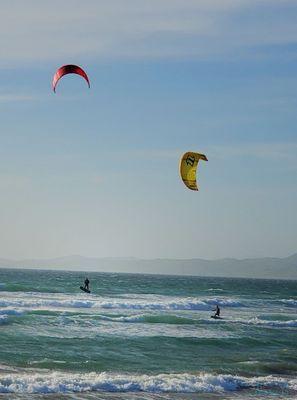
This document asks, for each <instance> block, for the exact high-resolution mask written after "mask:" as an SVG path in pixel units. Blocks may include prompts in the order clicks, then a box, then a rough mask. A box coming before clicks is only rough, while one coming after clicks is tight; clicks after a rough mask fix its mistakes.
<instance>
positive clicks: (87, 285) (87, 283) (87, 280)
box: [84, 278, 90, 290]
mask: <svg viewBox="0 0 297 400" xmlns="http://www.w3.org/2000/svg"><path fill="white" fill-rule="evenodd" d="M89 284H90V281H89V279H88V278H86V279H85V286H84V289H86V290H90V288H89Z"/></svg>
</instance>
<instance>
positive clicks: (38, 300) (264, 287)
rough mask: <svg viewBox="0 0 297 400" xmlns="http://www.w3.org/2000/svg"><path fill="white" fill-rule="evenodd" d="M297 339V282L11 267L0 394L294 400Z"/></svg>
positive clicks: (6, 280)
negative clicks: (87, 285) (87, 288)
mask: <svg viewBox="0 0 297 400" xmlns="http://www.w3.org/2000/svg"><path fill="white" fill-rule="evenodd" d="M86 275H88V277H89V279H90V282H91V290H92V293H91V294H90V295H88V294H85V293H83V292H81V291H80V290H79V286H80V285H81V283H82V281H83V280H84V278H85V276H86ZM216 305H219V306H220V307H221V313H222V320H214V319H211V318H210V316H211V315H212V314H213V311H212V310H213V309H214V308H215V306H216ZM296 333H297V292H296V282H294V281H273V280H251V279H244V280H243V279H230V278H229V279H226V278H199V277H176V276H153V275H140V274H139V275H135V274H134V275H131V274H114V273H113V274H108V273H104V274H103V273H94V272H93V273H88V274H86V273H84V272H66V271H59V272H57V271H31V270H8V269H2V270H0V399H1V397H3V396H5V397H4V398H11V399H25V398H32V399H34V398H36V399H37V398H38V399H39V398H42V399H43V398H53V399H62V398H65V399H68V398H69V399H70V398H71V399H73V398H75V399H80V398H81V399H87V398H110V399H112V398H119V397H114V396H119V394H121V396H124V397H123V398H133V399H136V398H141V399H143V398H145V399H162V398H164V399H168V398H176V399H192V398H193V399H194V398H197V397H194V396H195V395H197V394H199V398H206V399H209V398H214V399H217V398H242V399H244V398H251V397H253V398H255V397H256V398H262V397H263V398H275V397H277V398H296V396H297V378H296V371H297V362H296V360H297V351H296ZM99 395H100V396H107V397H96V396H99ZM129 395H130V397H125V396H129ZM7 396H9V397H7ZM28 396H29V397H28ZM30 396H31V397H30ZM32 396H33V397H32ZM48 396H50V397H48ZM61 396H63V397H61ZM143 396H145V397H143ZM168 396H169V397H168ZM170 396H173V397H170ZM201 396H202V397H201Z"/></svg>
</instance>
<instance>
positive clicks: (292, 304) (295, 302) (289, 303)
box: [280, 299, 297, 307]
mask: <svg viewBox="0 0 297 400" xmlns="http://www.w3.org/2000/svg"><path fill="white" fill-rule="evenodd" d="M280 301H281V303H283V304H285V305H287V306H290V307H297V300H295V299H282V300H280Z"/></svg>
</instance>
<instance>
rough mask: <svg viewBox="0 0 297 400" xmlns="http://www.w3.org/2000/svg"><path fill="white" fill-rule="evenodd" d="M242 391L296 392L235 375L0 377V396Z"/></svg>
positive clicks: (288, 384)
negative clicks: (20, 394) (97, 392)
mask: <svg viewBox="0 0 297 400" xmlns="http://www.w3.org/2000/svg"><path fill="white" fill-rule="evenodd" d="M242 389H258V390H261V389H263V390H264V389H265V390H269V389H274V390H281V391H282V392H283V391H285V390H288V391H290V392H294V393H295V392H297V379H287V378H280V377H274V376H263V377H252V378H246V377H243V376H236V375H211V374H200V375H191V374H187V373H184V374H159V375H125V374H112V373H106V372H102V373H99V374H98V373H94V372H91V373H86V374H78V373H71V374H70V373H65V372H64V373H63V372H49V371H47V372H36V371H34V370H32V371H30V373H22V372H18V373H16V372H13V373H1V374H0V393H71V392H89V391H105V392H150V393H223V392H230V391H231V392H234V391H238V390H242Z"/></svg>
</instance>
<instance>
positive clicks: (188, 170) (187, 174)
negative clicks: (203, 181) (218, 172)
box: [179, 151, 208, 190]
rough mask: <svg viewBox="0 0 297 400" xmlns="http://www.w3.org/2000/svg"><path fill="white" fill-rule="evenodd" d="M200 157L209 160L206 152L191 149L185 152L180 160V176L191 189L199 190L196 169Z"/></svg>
mask: <svg viewBox="0 0 297 400" xmlns="http://www.w3.org/2000/svg"><path fill="white" fill-rule="evenodd" d="M200 159H201V160H204V161H208V160H207V158H206V156H205V155H204V154H200V153H193V152H191V151H189V152H188V153H185V154H184V155H183V156H182V158H181V160H180V165H179V171H180V176H181V178H182V180H183V181H184V184H185V185H186V186H187V187H188V188H189V189H191V190H198V186H197V181H196V170H197V166H198V162H199V160H200Z"/></svg>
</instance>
